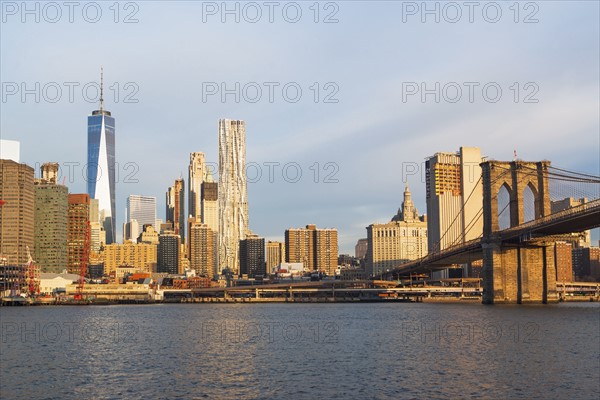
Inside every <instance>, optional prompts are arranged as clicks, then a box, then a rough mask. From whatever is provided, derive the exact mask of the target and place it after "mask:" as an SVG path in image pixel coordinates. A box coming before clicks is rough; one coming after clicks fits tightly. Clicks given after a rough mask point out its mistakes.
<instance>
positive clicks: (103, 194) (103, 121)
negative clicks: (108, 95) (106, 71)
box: [87, 83, 117, 244]
mask: <svg viewBox="0 0 600 400" xmlns="http://www.w3.org/2000/svg"><path fill="white" fill-rule="evenodd" d="M87 192H88V194H89V195H90V197H91V198H93V199H98V208H99V213H100V223H101V224H102V225H103V226H104V231H105V232H106V244H111V243H114V242H115V241H116V226H117V225H116V222H117V221H116V212H115V210H116V204H115V119H114V118H113V117H112V116H111V114H110V111H107V110H105V109H104V104H103V98H102V83H101V84H100V109H99V110H95V111H93V112H92V115H90V116H88V155H87Z"/></svg>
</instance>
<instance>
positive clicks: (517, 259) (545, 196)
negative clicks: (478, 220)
mask: <svg viewBox="0 0 600 400" xmlns="http://www.w3.org/2000/svg"><path fill="white" fill-rule="evenodd" d="M549 165H550V162H549V161H540V162H524V161H512V162H505V161H486V162H483V163H481V168H482V183H483V239H482V247H483V287H484V292H483V302H484V303H486V304H494V303H528V302H532V303H548V302H555V301H558V296H557V294H556V271H555V263H554V252H553V251H552V244H553V243H552V242H551V241H544V240H543V239H542V240H541V241H527V242H525V241H522V240H519V239H517V240H512V241H503V239H502V234H501V231H500V225H499V218H498V212H499V211H500V212H502V210H499V209H498V193H499V192H500V190H502V188H504V189H506V191H507V192H508V194H509V199H510V200H509V205H508V209H509V211H510V227H511V228H512V227H515V226H517V225H521V224H523V223H524V222H525V205H524V192H525V190H526V189H527V188H529V190H531V192H532V193H533V197H534V204H533V208H534V210H535V215H534V219H538V218H540V217H544V216H546V215H549V214H550V213H551V212H550V195H549V191H548V166H549Z"/></svg>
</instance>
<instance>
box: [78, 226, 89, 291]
mask: <svg viewBox="0 0 600 400" xmlns="http://www.w3.org/2000/svg"><path fill="white" fill-rule="evenodd" d="M90 235H91V231H90V221H88V222H87V224H86V226H85V238H84V239H83V251H82V252H81V264H80V268H79V281H78V282H77V291H76V292H75V296H74V298H75V300H83V285H84V284H85V276H86V274H87V262H88V257H89V249H90Z"/></svg>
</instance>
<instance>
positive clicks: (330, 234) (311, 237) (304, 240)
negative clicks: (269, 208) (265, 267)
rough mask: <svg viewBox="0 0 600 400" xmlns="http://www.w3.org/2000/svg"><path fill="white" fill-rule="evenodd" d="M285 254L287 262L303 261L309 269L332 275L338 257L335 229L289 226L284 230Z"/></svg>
mask: <svg viewBox="0 0 600 400" xmlns="http://www.w3.org/2000/svg"><path fill="white" fill-rule="evenodd" d="M285 256H286V261H287V262H288V263H303V264H304V268H305V269H307V270H309V271H320V272H324V273H326V274H327V275H330V276H332V275H334V274H335V271H336V269H337V259H338V232H337V229H329V228H326V229H318V228H317V227H316V225H306V228H290V229H288V230H286V231H285Z"/></svg>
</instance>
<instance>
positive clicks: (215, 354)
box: [0, 303, 600, 399]
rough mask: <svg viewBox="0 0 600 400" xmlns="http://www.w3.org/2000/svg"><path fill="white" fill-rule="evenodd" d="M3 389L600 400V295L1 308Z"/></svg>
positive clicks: (86, 395)
mask: <svg viewBox="0 0 600 400" xmlns="http://www.w3.org/2000/svg"><path fill="white" fill-rule="evenodd" d="M0 316H1V321H0V325H1V328H2V340H1V343H0V346H1V347H0V350H1V352H0V397H1V398H2V399H25V398H27V399H58V398H60V399H122V398H127V399H190V398H197V399H204V398H207V399H254V398H257V399H287V398H290V399H292V398H293V399H304V398H305V399H315V398H319V399H333V398H339V399H425V398H429V399H433V398H452V399H457V398H482V399H533V398H539V399H548V398H554V399H567V398H568V399H598V398H600V304H598V303H571V304H560V305H552V306H544V305H539V306H483V305H480V304H406V303H389V304H373V303H371V304H369V303H367V304H365V303H363V304H189V305H184V304H181V305H179V304H173V305H167V304H164V305H147V306H124V305H121V306H91V307H69V306H65V307H3V308H2V309H0Z"/></svg>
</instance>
